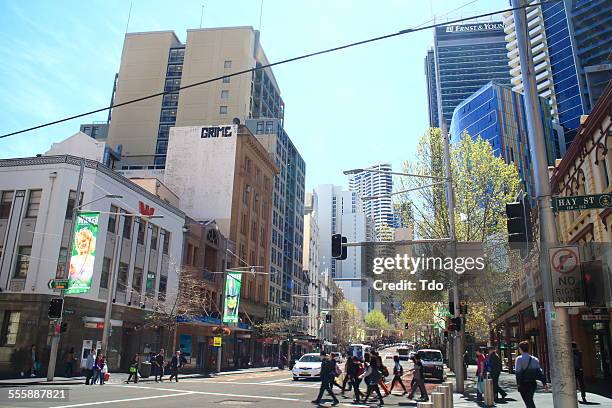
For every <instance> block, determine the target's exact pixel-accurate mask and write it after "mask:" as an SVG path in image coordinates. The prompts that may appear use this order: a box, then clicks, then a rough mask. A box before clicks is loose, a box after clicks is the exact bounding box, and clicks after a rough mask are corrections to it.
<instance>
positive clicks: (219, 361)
mask: <svg viewBox="0 0 612 408" xmlns="http://www.w3.org/2000/svg"><path fill="white" fill-rule="evenodd" d="M228 240H229V238H226V239H225V250H224V251H223V279H222V280H221V310H222V311H224V312H225V281H226V280H227V251H228V248H227V246H228V245H227V244H228ZM221 324H223V313H221ZM220 336H221V346H219V347H218V348H217V372H218V373H220V372H221V358H222V357H223V334H220Z"/></svg>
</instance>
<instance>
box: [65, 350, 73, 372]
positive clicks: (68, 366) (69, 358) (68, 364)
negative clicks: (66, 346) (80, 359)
mask: <svg viewBox="0 0 612 408" xmlns="http://www.w3.org/2000/svg"><path fill="white" fill-rule="evenodd" d="M73 364H74V347H70V350H68V352H67V353H66V356H65V357H64V377H66V378H71V377H72V365H73Z"/></svg>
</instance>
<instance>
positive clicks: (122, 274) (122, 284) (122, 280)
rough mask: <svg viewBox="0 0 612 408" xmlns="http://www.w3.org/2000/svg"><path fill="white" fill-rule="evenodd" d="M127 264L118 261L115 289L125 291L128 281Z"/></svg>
mask: <svg viewBox="0 0 612 408" xmlns="http://www.w3.org/2000/svg"><path fill="white" fill-rule="evenodd" d="M128 273H129V266H128V264H126V263H125V262H119V275H118V279H117V290H118V291H119V292H125V289H126V288H127V283H128Z"/></svg>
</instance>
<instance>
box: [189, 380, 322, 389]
mask: <svg viewBox="0 0 612 408" xmlns="http://www.w3.org/2000/svg"><path fill="white" fill-rule="evenodd" d="M181 382H182V383H200V384H227V385H263V386H267V387H296V388H319V387H320V385H321V384H320V383H313V384H308V385H306V384H304V385H301V384H295V383H294V384H276V383H268V384H264V383H262V382H227V381H206V380H203V381H194V380H181Z"/></svg>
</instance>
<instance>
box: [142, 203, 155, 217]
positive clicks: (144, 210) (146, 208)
mask: <svg viewBox="0 0 612 408" xmlns="http://www.w3.org/2000/svg"><path fill="white" fill-rule="evenodd" d="M138 210H139V211H140V214H142V215H146V216H148V217H150V216H152V215H153V214H154V213H155V208H153V207H149V205H148V204H145V203H143V202H142V201H139V202H138Z"/></svg>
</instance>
